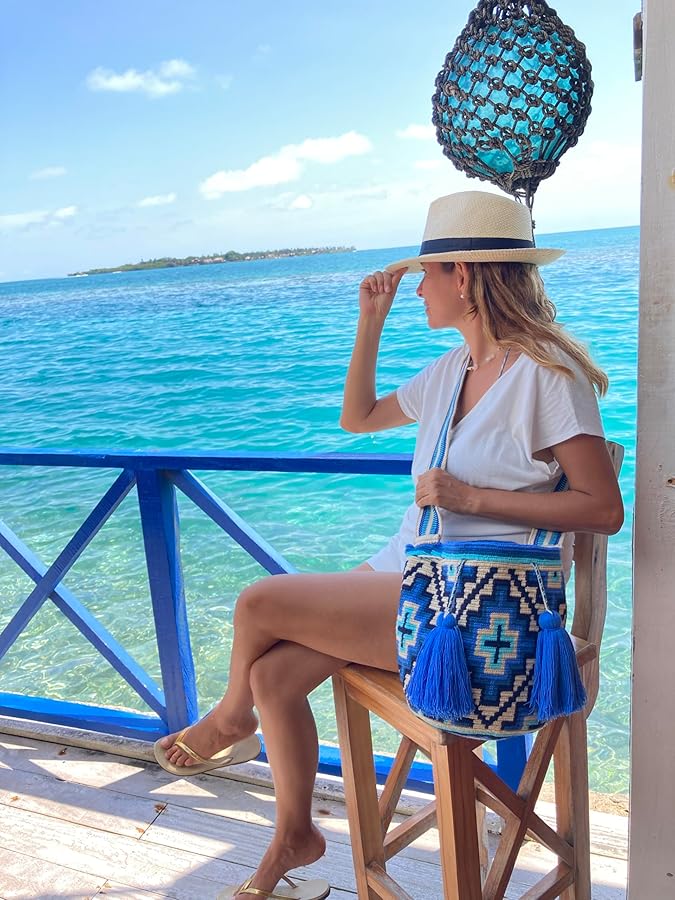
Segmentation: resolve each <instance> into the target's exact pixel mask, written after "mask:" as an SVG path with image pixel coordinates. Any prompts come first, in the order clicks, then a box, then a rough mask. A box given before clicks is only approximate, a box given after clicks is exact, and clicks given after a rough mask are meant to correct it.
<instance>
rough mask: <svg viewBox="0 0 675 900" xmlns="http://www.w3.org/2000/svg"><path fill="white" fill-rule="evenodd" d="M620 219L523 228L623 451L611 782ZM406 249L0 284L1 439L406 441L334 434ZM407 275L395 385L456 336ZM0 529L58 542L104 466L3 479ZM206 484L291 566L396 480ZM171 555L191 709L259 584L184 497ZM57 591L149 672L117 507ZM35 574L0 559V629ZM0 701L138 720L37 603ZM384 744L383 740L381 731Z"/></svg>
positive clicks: (603, 783)
mask: <svg viewBox="0 0 675 900" xmlns="http://www.w3.org/2000/svg"><path fill="white" fill-rule="evenodd" d="M638 237H639V235H638V229H637V228H618V229H608V230H602V231H588V232H576V233H566V234H561V235H555V236H550V235H549V236H546V237H545V238H543V237H542V238H540V241H539V242H540V243H541V244H542V245H548V246H560V247H565V248H567V250H568V253H567V255H566V256H565V257H563V258H562V260H560V261H559V262H558V263H556V264H555V265H553V266H552V267H550V268H547V269H544V270H543V273H544V276H545V280H546V283H547V286H548V288H549V293H550V295H551V297H552V299H553V300H554V301H555V303H556V305H557V306H558V315H559V319H560V321H562V322H564V323H565V324H566V325H568V326H569V328H570V329H571V330H572V331H573V333H574V334H576V335H577V336H578V337H579V338H581V339H582V340H584V341H585V342H586V343H587V344H588V345H589V346H590V348H591V350H592V352H593V354H594V356H595V357H596V359H597V360H598V361H599V362H600V364H601V365H602V366H603V367H604V368H605V369H606V370H607V372H608V374H609V377H610V382H611V387H610V391H609V394H608V396H607V397H606V399H605V400H604V401H603V402H602V413H603V419H604V423H605V428H606V432H607V434H608V436H610V437H611V438H612V439H614V440H617V441H620V442H621V443H622V444H624V446H625V447H626V460H625V463H624V467H623V471H622V477H621V484H622V490H623V495H624V499H625V502H626V509H627V517H626V524H625V526H624V528H623V530H622V531H621V533H620V534H618V535H616V536H615V537H613V538H612V539H611V540H610V547H609V598H608V619H607V628H606V632H605V642H604V646H603V660H602V669H601V671H602V679H603V681H602V687H601V694H600V698H599V700H598V704H597V706H596V708H595V710H594V712H593V715H592V719H591V725H590V733H591V741H590V743H591V748H592V749H591V786H592V787H593V788H595V789H596V790H604V791H614V790H620V791H623V790H626V788H627V782H628V705H629V670H630V626H631V622H630V608H631V595H630V576H631V557H630V534H631V525H632V505H633V477H634V450H635V437H634V431H635V403H636V349H637V289H638ZM415 252H417V248H398V249H386V250H373V251H360V252H356V253H347V254H335V255H323V256H314V257H297V258H293V259H281V260H263V261H258V262H244V263H233V264H224V265H212V266H205V267H190V268H180V269H165V270H157V271H151V272H150V271H149V272H131V273H125V274H116V275H107V276H90V277H88V278H77V279H73V278H64V279H53V280H46V281H34V282H23V283H13V284H0V322H1V327H2V335H3V340H2V346H3V366H2V370H1V371H0V384H1V385H2V412H1V414H0V415H1V419H2V437H1V439H0V444H2V445H3V446H4V447H7V448H10V447H11V448H16V447H23V448H46V447H49V448H58V449H71V450H73V449H80V450H93V449H108V450H121V449H136V450H198V451H206V452H227V451H232V450H265V451H267V450H280V451H294V452H308V453H309V452H323V451H326V452H330V451H365V452H368V451H371V452H376V451H377V452H401V451H410V450H412V447H413V443H414V436H415V429H414V426H411V427H407V428H401V429H397V430H395V431H391V432H388V433H381V434H378V435H373V436H368V435H365V436H364V435H350V434H346V433H344V432H342V431H341V430H340V428H339V425H338V416H339V411H340V403H341V394H342V386H343V379H344V374H345V371H346V367H347V363H348V360H349V355H350V351H351V347H352V342H353V336H354V328H355V323H356V316H357V301H356V296H357V286H358V282H359V280H360V278H361V277H362V276H363V274H364V273H366V272H368V271H371V270H372V269H375V268H382V267H383V266H384V265H386V264H387V263H388V262H391V261H393V260H394V259H398V258H401V257H403V256H405V255H410V254H411V253H415ZM416 284H417V281H416V279H415V278H413V277H409V278H406V279H404V281H403V286H402V287H401V289H400V290H399V294H398V297H397V300H396V302H395V305H394V308H393V310H392V313H391V315H390V318H389V320H388V322H387V326H386V329H385V334H384V338H383V344H382V351H381V355H380V361H379V369H378V383H379V389H380V391H381V392H384V391H388V390H392V389H394V388H395V387H397V386H398V385H399V384H400V383H401V382H403V381H404V380H405V379H407V378H409V377H410V376H411V375H413V374H414V373H415V372H416V371H418V370H419V369H420V368H421V367H422V366H424V365H425V364H426V363H427V362H429V361H431V360H432V359H433V358H434V357H435V356H437V355H438V354H439V353H441V352H443V351H444V350H445V349H447V348H448V347H449V346H452V345H453V344H454V343H456V342H457V336H456V335H454V334H453V333H450V332H429V330H428V329H427V327H426V322H425V316H424V313H423V309H422V306H421V303H420V301H419V300H418V299H417V298H416V297H415V294H414V289H415V286H416ZM0 478H1V482H0V519H2V520H3V521H4V522H5V523H6V524H7V525H9V526H10V527H11V528H12V529H13V530H14V531H16V532H17V533H18V534H19V536H20V537H21V538H22V540H23V541H24V542H25V543H26V544H28V546H29V547H30V548H31V549H32V550H33V551H34V552H36V553H37V554H38V555H39V556H40V557H41V558H42V559H43V560H44V561H45V562H51V561H52V560H53V558H54V557H55V556H56V554H57V553H58V552H59V551H60V550H61V549H62V547H63V545H64V544H65V543H66V541H67V540H68V539H69V538H70V537H71V536H72V534H73V532H74V530H75V529H76V528H77V527H78V526H79V524H80V523H81V522H82V520H83V518H84V517H85V516H86V514H87V513H88V512H89V511H90V510H91V507H92V506H93V504H94V503H95V502H96V500H97V499H98V498H99V497H100V495H101V494H102V492H103V491H104V490H105V488H106V487H107V486H108V485H109V484H110V483H111V481H112V479H113V473H112V472H107V471H91V472H87V471H82V470H72V469H46V470H40V469H29V470H27V469H21V468H4V469H2V470H0ZM204 480H205V481H206V482H207V484H209V485H210V486H211V487H212V488H213V489H214V490H215V491H216V492H217V493H219V494H220V496H221V497H223V498H224V499H225V500H226V501H227V502H228V503H229V504H230V505H231V506H232V507H233V508H234V509H235V510H236V511H237V512H238V513H239V514H240V515H242V516H244V518H246V519H247V520H248V521H249V522H250V523H251V524H252V525H254V527H256V528H257V530H258V531H259V532H260V533H261V534H262V535H263V536H264V537H265V538H266V539H267V540H268V541H270V542H271V543H272V544H273V545H274V546H275V547H276V548H277V549H278V550H279V551H280V552H282V553H283V554H284V555H285V556H286V557H287V558H288V559H289V560H290V561H291V562H292V563H293V564H294V565H296V566H297V567H298V568H299V569H301V570H315V571H328V570H333V569H344V568H348V567H350V566H352V565H354V564H356V563H358V562H360V561H361V560H363V559H364V558H366V557H367V556H368V555H370V554H371V553H372V552H374V551H375V550H376V549H378V547H379V546H381V545H382V544H383V543H384V542H385V540H387V538H388V537H389V536H390V535H391V533H392V532H393V531H394V530H395V529H396V528H397V527H398V524H399V520H400V517H401V515H402V512H403V510H404V509H405V507H406V505H407V503H408V502H409V498H410V483H409V480H408V479H407V478H401V477H389V478H386V477H371V476H346V475H341V476H328V475H271V474H263V475H261V474H255V473H241V474H234V473H233V474H228V473H205V474H204ZM180 508H181V517H182V547H183V553H184V565H185V582H186V593H187V598H188V605H189V616H190V627H191V634H192V641H193V648H194V653H195V662H196V666H197V672H198V687H199V696H200V704H201V706H202V708H203V709H207V708H208V707H209V706H210V705H211V704H212V703H213V702H214V701H215V700H216V699H217V697H218V696H219V694H220V693H221V692H222V688H223V685H224V681H225V676H226V671H227V658H228V648H229V644H230V639H231V617H232V609H233V605H234V601H235V599H236V596H237V593H238V591H239V590H240V589H241V588H242V587H243V586H244V585H245V584H247V583H249V582H250V581H251V580H252V579H254V578H255V577H257V576H258V575H259V574H261V570H260V568H259V566H258V565H257V564H256V563H254V562H253V561H252V560H251V559H250V558H248V557H247V556H246V554H245V553H244V552H243V551H242V550H240V549H239V548H238V547H236V546H235V545H233V544H232V543H231V542H230V540H229V538H227V537H226V536H224V535H223V533H222V532H221V531H220V530H219V529H218V528H217V527H216V526H215V525H213V524H212V523H210V522H209V521H208V520H206V519H205V517H204V516H203V515H202V514H201V513H199V512H198V511H197V510H196V509H195V508H194V507H192V506H191V505H190V504H189V503H187V502H183V501H181V504H180ZM65 584H66V586H67V587H69V588H70V589H71V590H73V591H74V592H75V593H76V595H77V596H78V597H79V598H80V599H81V600H82V601H83V602H84V603H85V604H86V605H87V606H88V607H89V608H90V609H91V610H92V611H93V612H94V613H95V614H96V615H97V616H98V617H99V618H100V619H101V620H102V621H103V623H104V624H105V625H106V627H108V628H109V629H110V630H111V631H112V632H113V634H114V635H115V636H116V637H117V639H118V640H120V641H121V642H122V643H123V644H124V645H125V647H126V648H127V649H129V650H130V651H131V652H132V653H133V654H134V655H135V656H136V658H137V659H138V660H139V661H140V662H141V663H142V664H144V665H145V666H146V667H147V669H148V670H149V671H150V672H151V674H153V675H154V676H155V677H157V676H158V672H159V666H158V661H157V653H156V649H155V647H154V641H153V629H152V619H151V613H150V603H149V596H148V588H147V578H146V573H145V569H144V558H143V553H142V540H141V535H140V531H139V526H138V522H137V509H136V505H135V500H134V499H133V497H131V498H127V500H125V501H124V503H123V504H122V506H121V507H120V509H119V510H118V512H117V513H116V514H115V516H114V517H113V518H112V519H111V520H110V521H109V522H108V524H107V525H106V526H105V528H104V529H103V531H102V532H101V533H100V534H99V535H98V536H97V538H96V539H95V540H94V541H93V543H92V545H91V546H90V548H89V549H88V550H87V552H86V553H85V554H84V556H83V557H82V559H81V560H80V561H79V562H78V563H77V565H76V566H75V567H74V568H73V569H72V570H71V572H69V574H68V576H67V578H66V579H65ZM31 587H32V583H31V582H30V581H29V580H28V578H27V577H25V576H24V575H23V574H22V573H20V572H19V571H18V569H17V568H16V566H15V565H14V564H13V563H12V562H11V561H10V560H9V559H8V558H0V627H2V626H4V624H6V622H7V621H8V620H9V618H10V617H11V615H12V614H13V613H14V612H15V610H16V609H17V607H18V605H19V603H20V602H21V600H22V599H24V598H25V597H26V596H27V595H28V593H29V592H30V590H31ZM0 678H1V679H2V684H3V690H10V691H21V692H24V693H30V694H43V695H45V696H50V697H69V698H71V699H79V700H83V701H86V702H102V703H110V704H114V705H119V706H127V707H134V708H139V704H140V701H139V700H138V698H137V697H136V695H135V694H134V693H133V692H132V691H131V689H130V688H128V687H127V686H126V685H125V684H124V683H123V682H122V681H121V679H120V678H119V677H118V676H117V675H116V674H115V673H114V672H113V670H112V669H110V668H108V666H107V664H105V663H102V662H101V661H100V657H98V655H97V654H96V653H95V651H93V649H92V648H91V647H90V646H89V645H88V644H87V643H86V641H85V640H84V639H83V638H81V637H79V636H78V635H77V633H75V632H74V630H73V629H72V627H71V626H70V625H69V624H68V623H67V622H66V621H65V620H62V617H61V616H60V614H58V613H57V612H56V611H55V610H53V609H52V608H50V607H47V606H46V607H44V608H43V609H42V610H41V612H40V613H39V615H38V616H37V617H36V618H35V619H34V620H33V622H32V623H31V624H30V626H29V628H28V629H27V631H26V632H25V633H24V634H23V635H22V637H21V638H20V639H19V640H18V641H17V643H16V644H15V645H14V647H13V648H12V649H11V651H10V652H9V653H8V655H7V656H6V657H5V658H4V660H2V661H1V662H0ZM313 705H314V708H315V711H316V713H317V718H318V721H319V728H320V734H321V736H322V737H323V738H324V739H325V740H329V741H334V740H335V739H336V734H335V726H334V722H333V716H332V699H331V693H330V689H329V687H328V686H324V687H322V688H320V689H319V690H318V691H317V692H316V693H315V695H314V697H313ZM378 740H379V742H380V746H381V747H382V748H383V749H393V746H394V745H393V737H392V735H391V734H390V733H388V732H387V731H386V730H385V729H382V730H381V731H380V732H379V734H378Z"/></svg>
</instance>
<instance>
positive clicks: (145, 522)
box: [137, 469, 198, 731]
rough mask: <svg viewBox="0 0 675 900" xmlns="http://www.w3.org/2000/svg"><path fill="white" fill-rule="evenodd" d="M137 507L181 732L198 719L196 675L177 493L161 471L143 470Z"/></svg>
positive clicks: (170, 716) (169, 711) (172, 723)
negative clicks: (187, 608) (185, 589)
mask: <svg viewBox="0 0 675 900" xmlns="http://www.w3.org/2000/svg"><path fill="white" fill-rule="evenodd" d="M137 484H138V504H139V508H140V514H141V525H142V528H143V540H144V543H145V558H146V562H147V566H148V579H149V582H150V595H151V598H152V611H153V615H154V618H155V631H156V634H157V647H158V650H159V664H160V667H161V670H162V684H163V687H164V694H165V697H166V722H167V725H168V728H169V731H176V730H178V729H180V728H183V727H185V726H186V725H188V724H190V723H191V722H194V721H195V720H196V719H197V715H198V712H197V692H196V687H195V671H194V662H193V659H192V650H191V647H190V632H189V628H188V621H187V613H186V608H185V591H184V587H183V570H182V566H181V558H180V525H179V519H178V504H177V502H176V490H175V488H174V486H173V484H172V483H171V481H169V479H168V478H167V477H166V474H165V472H164V471H162V470H157V469H156V470H150V471H147V470H142V469H141V470H139V471H138V476H137Z"/></svg>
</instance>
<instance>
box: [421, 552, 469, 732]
mask: <svg viewBox="0 0 675 900" xmlns="http://www.w3.org/2000/svg"><path fill="white" fill-rule="evenodd" d="M463 565H464V563H463V562H462V563H460V564H459V566H458V567H457V574H456V576H455V583H454V585H453V587H452V593H451V595H450V598H449V600H448V606H447V609H446V611H445V613H443V614H439V616H441V615H442V617H441V618H440V621H439V622H437V624H436V627H435V628H433V629H432V630H431V633H430V634H429V635H428V636H427V639H426V640H425V641H424V643H423V644H422V647H421V648H420V652H419V654H418V656H417V660H416V662H415V667H414V669H413V671H412V674H411V676H410V680H409V681H408V684H407V687H406V690H405V694H406V698H407V700H408V703H409V704H410V706H411V707H412V708H413V709H416V710H422V711H424V715H426V716H428V717H429V718H430V719H438V720H439V721H442V720H448V719H462V718H464V717H465V716H468V715H470V713H472V712H473V709H474V704H473V695H472V693H471V679H470V677H469V668H468V666H467V663H466V656H465V654H464V644H463V643H462V633H461V632H460V630H459V627H458V625H457V619H456V618H455V616H454V615H453V613H452V612H451V611H450V610H451V609H452V608H453V603H454V599H455V596H456V594H457V587H458V585H459V578H460V575H461V572H462V567H463Z"/></svg>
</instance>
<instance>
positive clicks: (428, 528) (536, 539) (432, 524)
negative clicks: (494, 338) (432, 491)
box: [416, 353, 568, 547]
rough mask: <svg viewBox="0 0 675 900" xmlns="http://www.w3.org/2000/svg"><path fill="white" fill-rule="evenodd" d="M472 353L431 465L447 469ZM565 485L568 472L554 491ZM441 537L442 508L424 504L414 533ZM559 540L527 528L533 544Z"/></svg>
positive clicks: (550, 544)
mask: <svg viewBox="0 0 675 900" xmlns="http://www.w3.org/2000/svg"><path fill="white" fill-rule="evenodd" d="M470 359H471V354H470V353H467V355H466V357H465V359H464V361H463V362H462V367H461V369H460V373H459V378H458V379H457V384H456V385H455V388H454V390H453V392H452V397H451V398H450V405H449V406H448V411H447V413H446V415H445V419H444V420H443V424H442V425H441V430H440V433H439V435H438V440H437V441H436V446H435V448H434V452H433V453H432V455H431V462H430V463H429V468H430V469H436V468H439V469H446V468H447V463H448V451H449V449H450V438H451V433H452V424H453V421H454V418H455V409H456V408H457V399H458V397H459V393H460V390H461V388H462V385H463V384H464V378H465V376H466V370H467V367H468V365H469V360H470ZM567 487H568V482H567V476H566V475H565V473H564V472H563V474H562V475H561V476H560V480H559V481H558V483H557V484H556V486H555V488H554V489H553V492H554V493H556V492H558V491H566V490H567ZM440 540H441V511H440V509H439V507H437V506H423V507H422V508H421V509H420V512H419V515H418V517H417V537H416V541H424V542H425V543H426V542H433V541H440ZM561 540H562V532H560V531H546V530H545V529H543V528H533V529H532V531H531V532H530V537H529V543H530V544H536V546H538V547H557V546H558V545H559V544H560V541H561Z"/></svg>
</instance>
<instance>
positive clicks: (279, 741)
mask: <svg viewBox="0 0 675 900" xmlns="http://www.w3.org/2000/svg"><path fill="white" fill-rule="evenodd" d="M344 664H345V661H344V660H342V659H336V658H335V657H332V656H327V655H326V654H323V653H319V652H317V651H316V650H310V649H309V648H307V647H303V646H301V645H300V644H293V643H290V642H287V641H281V642H280V643H278V644H276V645H275V646H274V647H273V648H272V649H271V650H269V651H268V652H267V653H265V654H264V655H263V656H261V657H260V658H259V659H258V660H257V661H256V662H255V663H254V664H253V667H252V669H251V685H252V688H253V696H254V699H255V705H256V708H257V709H258V711H259V713H260V720H261V725H262V730H263V734H264V735H265V749H266V751H267V758H268V760H269V763H270V767H271V769H272V777H273V780H274V793H275V810H276V822H275V829H274V837H273V839H272V842H271V844H270V846H269V848H268V849H267V852H266V853H265V854H264V856H263V858H262V860H261V862H260V865H259V866H258V869H257V871H256V873H255V875H254V878H253V882H252V886H253V887H255V888H258V889H262V890H265V891H271V890H273V889H274V887H275V885H276V884H277V882H278V881H279V879H280V878H281V876H282V875H285V874H286V872H288V871H290V870H291V869H295V868H297V867H299V866H307V865H310V864H311V863H313V862H315V861H316V860H317V859H320V858H321V857H322V856H323V854H324V853H325V849H326V841H325V839H324V837H323V835H322V834H321V832H320V831H319V829H318V828H316V826H315V825H314V824H313V821H312V796H313V790H314V781H315V775H316V769H317V765H318V758H319V741H318V736H317V731H316V724H315V722H314V717H313V715H312V711H311V709H310V705H309V701H308V699H307V696H308V694H309V693H311V691H312V690H314V688H315V687H317V686H318V685H319V684H321V683H322V682H323V681H325V679H326V678H328V677H329V676H330V675H332V674H333V673H334V672H337V671H338V669H340V668H342V666H343V665H344Z"/></svg>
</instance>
